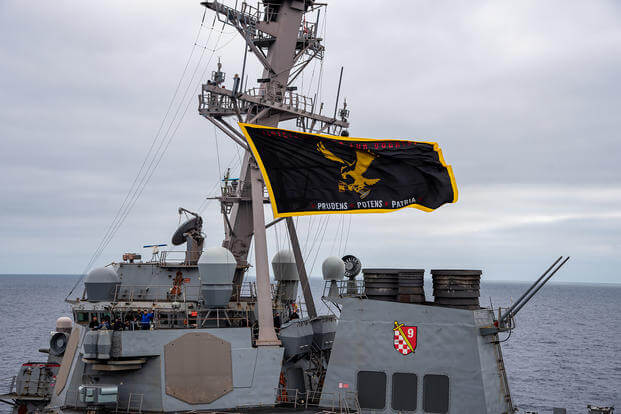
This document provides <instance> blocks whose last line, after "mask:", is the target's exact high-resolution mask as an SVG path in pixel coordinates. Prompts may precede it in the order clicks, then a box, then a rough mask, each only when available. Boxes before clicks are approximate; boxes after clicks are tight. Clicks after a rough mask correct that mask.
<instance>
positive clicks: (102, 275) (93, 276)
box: [84, 267, 120, 284]
mask: <svg viewBox="0 0 621 414" xmlns="http://www.w3.org/2000/svg"><path fill="white" fill-rule="evenodd" d="M119 282H120V279H119V277H118V275H117V274H116V272H115V271H114V270H113V269H111V268H109V267H99V268H97V269H93V270H91V271H90V272H88V274H87V275H86V279H84V283H85V284H86V283H119Z"/></svg>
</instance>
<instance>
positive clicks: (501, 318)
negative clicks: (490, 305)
mask: <svg viewBox="0 0 621 414" xmlns="http://www.w3.org/2000/svg"><path fill="white" fill-rule="evenodd" d="M562 258H563V256H560V257H559V258H558V259H556V261H555V262H554V263H552V265H551V266H550V267H548V269H547V270H546V271H545V272H543V274H542V275H541V276H539V279H537V281H536V282H535V283H533V284H532V285H530V287H529V288H528V289H526V292H524V293H523V294H522V296H520V298H519V299H518V300H516V301H515V303H514V304H513V305H511V307H509V309H507V310H506V311H505V313H504V314H503V315H502V316H501V317H500V319H499V320H498V322H502V321H504V320H505V319H507V317H508V316H509V315H510V314H511V312H513V309H515V308H516V307H517V306H519V304H520V303H521V302H522V300H523V299H524V298H525V297H526V295H528V294H529V293H530V291H531V290H533V289H534V288H535V286H537V284H538V283H539V282H541V280H542V279H543V278H544V277H546V275H547V274H548V272H549V271H550V270H552V268H553V267H554V266H556V264H557V263H558V262H560V261H561V259H562Z"/></svg>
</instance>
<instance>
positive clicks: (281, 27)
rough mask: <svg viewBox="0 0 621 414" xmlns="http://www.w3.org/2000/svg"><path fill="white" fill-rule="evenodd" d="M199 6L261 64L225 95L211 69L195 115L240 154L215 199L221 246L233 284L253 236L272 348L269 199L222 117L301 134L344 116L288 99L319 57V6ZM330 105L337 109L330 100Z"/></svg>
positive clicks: (330, 130) (273, 2)
mask: <svg viewBox="0 0 621 414" xmlns="http://www.w3.org/2000/svg"><path fill="white" fill-rule="evenodd" d="M201 4H202V5H203V6H205V7H206V8H208V9H211V10H213V11H214V12H215V13H216V15H217V17H218V20H219V21H221V22H222V23H224V24H227V25H230V26H232V27H234V28H235V29H236V30H237V31H238V32H239V34H240V35H241V36H242V37H243V39H244V40H245V42H246V47H247V48H248V50H250V51H251V52H252V53H253V54H254V56H255V57H256V58H257V59H258V60H259V62H260V63H261V64H262V66H263V77H262V78H260V79H257V82H258V83H259V86H258V87H256V88H251V89H247V90H243V89H244V87H243V75H242V78H239V77H238V76H237V75H236V76H235V78H234V81H233V87H232V89H227V88H225V87H224V86H223V85H222V83H223V82H224V73H223V72H222V71H221V65H220V63H219V64H218V71H216V72H214V73H213V74H212V80H211V81H209V82H207V84H204V85H203V86H202V90H201V94H200V95H199V113H200V114H201V115H202V116H204V117H205V118H207V119H208V120H209V121H211V122H212V123H213V124H214V125H215V126H217V127H218V128H219V129H220V130H221V131H223V132H224V133H225V134H226V135H227V136H229V137H230V138H231V139H232V140H233V141H235V142H236V143H237V144H239V145H241V146H242V147H243V148H244V149H245V150H246V151H245V153H244V159H243V163H242V166H241V172H240V176H239V182H238V183H237V185H234V186H225V187H224V190H223V192H222V196H221V197H218V198H219V200H220V203H221V205H222V214H223V216H224V221H225V238H224V241H223V243H222V245H223V246H224V247H226V248H228V249H229V250H230V251H231V252H232V253H233V255H234V256H235V258H236V260H237V269H236V272H235V278H234V281H233V283H234V284H235V285H238V286H239V285H241V283H242V281H243V278H244V273H245V272H246V270H247V268H248V261H247V259H248V252H249V248H250V242H251V239H252V237H253V236H254V246H255V262H256V263H255V264H256V278H257V283H256V285H257V308H258V320H259V337H258V340H257V345H259V346H261V345H278V344H279V343H280V342H279V340H278V338H277V337H276V332H275V330H274V323H273V311H272V301H271V294H270V286H269V264H268V257H267V240H266V232H265V229H266V225H265V223H264V220H265V219H264V209H263V204H264V203H269V198H267V197H266V195H265V190H264V183H263V178H262V176H261V172H260V170H259V168H258V167H257V164H256V162H255V160H254V159H253V157H252V154H251V153H250V152H249V150H248V147H247V145H246V144H245V139H244V137H243V135H242V134H241V133H240V132H239V131H238V130H237V129H235V128H234V127H233V126H232V124H231V123H230V122H229V121H227V119H226V118H230V117H233V118H235V120H236V121H240V122H248V123H253V124H258V125H265V126H271V127H278V124H279V123H280V122H283V121H287V120H291V119H296V125H297V126H298V127H299V128H300V129H302V130H303V131H305V132H322V133H326V134H334V135H338V134H340V133H341V132H342V130H344V129H345V128H347V127H348V126H349V123H348V121H347V117H348V115H349V111H348V110H347V109H346V108H345V107H343V109H341V110H340V111H339V118H338V119H337V117H336V108H335V116H333V117H328V116H324V115H321V113H320V112H321V109H319V113H318V112H317V106H318V105H316V102H315V100H314V99H313V98H310V97H306V96H303V95H301V94H298V93H296V92H295V90H296V87H294V86H292V84H293V82H294V81H295V79H296V78H297V77H298V76H299V75H300V74H301V73H302V72H303V71H304V69H305V68H306V67H307V66H308V64H309V63H310V62H312V61H313V60H314V59H320V60H321V59H323V56H324V50H325V48H324V46H323V45H322V43H321V41H322V39H321V38H319V37H317V32H318V30H317V29H318V24H319V16H320V12H321V8H322V7H323V6H325V4H318V3H315V2H314V0H269V2H268V1H264V2H259V3H258V4H257V6H256V7H254V6H251V5H249V4H248V3H246V2H243V3H242V4H241V6H240V7H229V6H226V5H224V4H222V3H219V2H218V1H205V2H202V3H201ZM314 12H316V13H317V14H316V20H315V23H309V22H307V21H306V19H305V18H304V16H305V14H307V13H309V14H310V13H314ZM244 62H245V59H244ZM244 69H245V68H244ZM242 74H243V72H242ZM337 99H338V98H337ZM336 105H337V107H338V100H337V103H336ZM319 108H321V106H319ZM286 224H287V231H288V232H289V239H290V240H291V248H292V250H293V254H294V256H295V261H296V265H297V268H298V273H299V276H300V283H301V285H302V291H303V293H304V301H305V303H306V307H307V311H308V315H309V317H310V318H314V317H315V316H316V315H317V312H316V310H315V305H314V302H313V297H312V295H311V291H310V285H309V282H308V275H307V273H306V269H305V266H304V261H303V257H302V252H301V250H300V244H299V241H298V238H297V233H296V229H295V224H294V222H293V220H292V219H291V218H290V217H288V218H287V219H286Z"/></svg>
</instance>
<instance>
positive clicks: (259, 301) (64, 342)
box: [0, 0, 613, 414]
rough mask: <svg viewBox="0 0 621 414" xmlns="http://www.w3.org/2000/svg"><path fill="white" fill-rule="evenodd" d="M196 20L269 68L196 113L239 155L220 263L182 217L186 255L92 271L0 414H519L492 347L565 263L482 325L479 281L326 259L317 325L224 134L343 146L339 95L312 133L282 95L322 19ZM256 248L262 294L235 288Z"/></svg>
mask: <svg viewBox="0 0 621 414" xmlns="http://www.w3.org/2000/svg"><path fill="white" fill-rule="evenodd" d="M201 4H202V6H204V7H205V8H206V11H207V10H211V11H213V12H214V13H215V16H216V18H217V19H218V21H219V22H221V23H222V24H224V25H228V26H231V27H233V28H234V29H235V30H237V31H238V32H239V34H240V35H241V36H242V37H243V39H244V40H245V42H246V45H247V48H245V51H246V54H247V52H248V51H249V52H251V53H252V54H253V55H254V56H255V57H256V58H257V59H258V61H259V62H260V63H261V65H262V66H263V68H264V71H263V76H262V78H260V79H258V84H259V86H258V87H256V88H251V89H248V88H247V85H245V84H244V82H243V80H244V71H245V62H246V54H245V55H244V68H243V70H242V75H241V76H237V75H236V76H235V77H234V78H233V81H232V85H231V87H230V88H227V87H226V82H225V73H224V72H223V71H222V66H221V64H220V63H218V68H217V70H216V71H214V72H213V73H212V76H211V79H210V80H209V81H208V82H207V83H206V84H204V85H203V86H202V90H201V91H200V94H199V96H198V98H199V108H198V112H199V114H200V115H201V116H203V117H205V118H206V119H207V120H209V121H210V122H211V123H213V124H214V125H215V126H216V127H217V128H219V129H220V130H221V131H222V132H223V133H224V134H226V135H227V136H228V137H230V138H231V140H232V141H233V142H234V143H235V144H236V145H240V146H241V147H242V148H243V149H245V150H246V151H244V158H243V162H242V165H241V171H240V173H239V174H240V175H239V178H238V179H232V178H230V175H229V174H227V176H226V177H224V180H223V181H222V186H221V193H220V195H219V196H218V197H217V199H218V201H219V203H220V207H221V211H222V217H223V222H224V233H225V237H224V241H223V243H222V245H221V246H216V247H205V246H204V233H203V220H202V218H201V216H200V215H199V214H197V213H195V212H192V211H189V210H186V209H182V208H180V210H179V213H180V214H185V215H186V216H187V218H188V220H187V221H185V222H184V223H183V224H181V226H179V228H178V229H177V230H176V231H175V232H174V234H173V237H172V244H173V245H175V246H183V245H185V250H178V251H163V250H162V251H160V250H158V246H154V247H153V248H154V253H153V256H152V257H151V258H150V259H149V260H142V257H141V255H140V254H136V253H125V254H123V255H122V260H120V261H118V262H114V263H112V264H110V265H108V266H106V267H104V268H98V269H94V270H91V271H90V272H89V273H88V274H87V275H86V276H85V278H84V291H83V294H82V295H81V296H80V295H78V296H77V297H69V298H67V302H68V303H69V304H70V306H71V309H72V313H73V320H72V319H71V318H67V317H61V318H59V319H58V321H57V323H56V326H55V328H54V331H53V332H52V333H51V336H50V342H49V344H50V345H49V348H45V349H40V350H39V351H40V352H41V353H42V354H43V355H44V358H42V359H41V361H42V362H41V361H28V362H26V363H24V364H23V365H22V366H21V367H20V368H19V371H18V373H17V375H16V376H15V377H14V378H13V379H12V381H11V384H10V385H9V389H8V392H6V393H4V394H2V395H0V401H2V402H4V403H7V404H9V405H11V406H12V410H13V412H14V413H19V414H22V413H26V412H49V413H82V412H87V413H96V412H102V413H103V412H123V413H142V412H145V413H146V412H154V413H155V412H158V413H173V412H174V413H176V412H308V413H319V412H322V413H337V412H338V413H343V412H345V413H349V412H385V413H393V412H424V413H454V414H457V413H463V414H473V413H489V414H492V413H494V414H499V413H513V412H516V411H517V409H516V407H515V406H514V402H513V400H512V397H511V393H510V390H509V384H508V380H507V375H506V371H505V366H504V361H503V355H502V347H501V342H502V338H501V337H502V336H503V335H507V334H508V333H510V331H511V330H512V329H513V328H514V322H513V320H514V319H513V318H514V316H515V315H516V314H517V313H518V312H519V311H520V309H521V308H522V307H523V306H524V305H525V304H526V303H527V302H528V301H529V300H530V298H532V297H533V295H535V294H536V293H537V292H538V291H539V289H541V287H542V286H543V285H544V284H545V283H546V282H547V281H548V280H549V279H550V278H551V277H552V276H553V275H554V274H555V273H556V272H557V271H558V270H559V269H560V267H561V266H562V265H564V264H565V263H566V261H567V260H568V258H559V259H557V260H556V261H555V262H554V263H553V264H552V266H550V267H549V268H548V269H547V270H546V271H545V272H544V273H543V274H542V275H541V277H539V279H538V280H537V281H536V282H535V283H534V284H533V285H532V286H531V287H530V288H529V289H528V290H527V291H526V292H525V293H524V295H523V296H522V297H521V298H519V299H518V300H517V301H516V302H515V303H514V304H513V305H512V306H511V307H510V308H508V309H493V308H485V307H481V306H480V304H479V283H480V279H481V271H478V270H468V269H457V270H450V269H434V270H431V271H430V274H431V276H432V280H433V293H434V297H433V298H428V297H425V291H424V290H423V283H424V280H425V279H424V275H425V270H424V269H392V268H389V269H386V268H384V269H378V268H364V269H362V268H361V267H362V266H361V262H360V261H359V260H358V259H357V258H355V257H353V256H346V257H343V258H340V257H328V258H326V259H325V261H324V262H323V265H322V272H323V278H324V281H325V286H324V290H323V294H322V297H321V300H322V301H323V303H324V304H325V306H326V307H327V308H328V309H330V310H331V312H329V313H327V314H319V313H318V311H317V309H318V307H317V306H316V304H315V298H314V297H313V295H312V292H311V287H310V284H309V277H308V274H307V270H306V267H305V263H304V260H303V254H302V251H301V247H300V243H299V241H298V235H297V232H296V227H295V222H294V220H293V219H292V218H291V217H287V218H279V219H275V220H274V221H272V222H269V223H265V220H264V204H266V203H269V202H270V199H269V197H268V196H267V195H266V193H265V186H264V181H263V177H262V175H261V171H260V169H259V168H258V166H257V163H256V161H255V160H254V159H253V156H252V154H251V153H250V151H248V150H247V149H248V147H247V143H246V139H245V137H244V135H242V134H241V133H240V132H239V131H238V130H237V129H236V128H235V127H234V126H233V124H232V123H231V122H230V121H229V119H230V118H232V119H235V120H236V121H239V122H245V123H249V124H257V125H263V126H268V127H278V125H279V123H281V122H284V121H290V120H295V122H296V125H297V127H298V128H299V129H300V130H302V131H305V132H321V133H324V134H331V135H343V136H346V135H347V128H348V127H349V122H348V117H349V110H348V109H347V105H346V103H343V106H342V107H341V108H340V109H339V110H338V111H337V108H338V104H339V98H338V93H337V104H336V105H335V110H334V115H333V116H329V115H322V110H321V109H322V106H323V105H319V104H317V102H315V99H314V98H311V97H307V96H303V95H301V94H298V93H297V92H296V88H295V87H293V86H291V85H292V82H293V81H294V80H295V79H296V78H297V77H298V76H299V75H300V74H301V73H302V72H303V71H304V70H305V68H306V67H307V66H308V65H309V63H310V62H312V61H314V60H316V59H322V58H323V55H324V50H325V49H324V46H323V44H322V39H321V38H320V37H318V30H317V28H318V24H319V15H320V13H321V9H322V7H325V4H323V3H317V2H315V1H312V0H304V1H302V0H270V1H269V2H267V1H263V2H259V3H258V4H257V5H256V6H251V5H250V4H248V3H245V2H244V3H241V4H240V5H239V7H237V6H236V7H229V6H226V5H224V4H222V3H219V2H217V1H206V2H203V3H201ZM306 16H309V18H308V19H307V17H306ZM341 75H342V72H341ZM339 88H340V86H339ZM281 221H284V223H281V224H280V225H284V226H286V229H287V234H288V240H289V241H290V248H288V249H285V250H281V251H278V252H276V254H274V255H273V259H272V261H271V265H272V266H271V267H272V269H271V270H272V272H271V276H270V263H269V259H268V257H269V256H268V251H267V243H266V229H267V228H269V227H271V226H274V225H278V223H280V222H281ZM251 241H253V244H254V255H255V268H254V272H255V273H256V279H251V278H250V277H248V275H247V273H248V270H249V268H250V264H249V261H248V255H249V252H250V249H251ZM361 271H362V272H361ZM361 273H362V274H361ZM298 289H300V290H301V292H302V296H303V301H301V300H299V299H298ZM588 410H590V412H592V413H612V412H613V409H612V407H591V406H590V407H589V408H588ZM555 412H557V413H562V412H565V411H564V410H563V409H555Z"/></svg>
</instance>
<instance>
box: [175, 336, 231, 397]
mask: <svg viewBox="0 0 621 414" xmlns="http://www.w3.org/2000/svg"><path fill="white" fill-rule="evenodd" d="M164 358H165V364H166V368H165V371H164V372H165V380H164V382H165V385H166V394H168V395H172V396H174V397H175V398H178V399H180V400H183V401H185V402H187V403H190V404H202V403H211V402H213V401H215V400H217V399H218V398H220V397H221V396H223V395H224V394H226V393H228V392H231V391H232V390H233V366H232V362H231V344H230V343H229V342H227V341H224V340H222V339H220V338H218V337H217V336H214V335H211V334H209V333H207V332H192V333H186V334H185V335H183V336H181V337H180V338H177V339H175V340H174V341H171V342H170V343H168V344H166V345H165V346H164Z"/></svg>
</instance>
